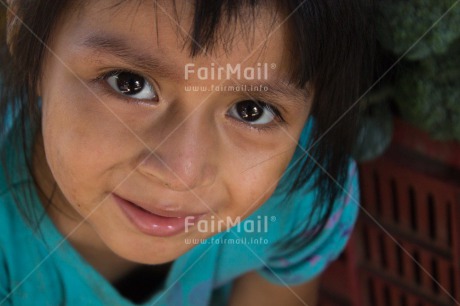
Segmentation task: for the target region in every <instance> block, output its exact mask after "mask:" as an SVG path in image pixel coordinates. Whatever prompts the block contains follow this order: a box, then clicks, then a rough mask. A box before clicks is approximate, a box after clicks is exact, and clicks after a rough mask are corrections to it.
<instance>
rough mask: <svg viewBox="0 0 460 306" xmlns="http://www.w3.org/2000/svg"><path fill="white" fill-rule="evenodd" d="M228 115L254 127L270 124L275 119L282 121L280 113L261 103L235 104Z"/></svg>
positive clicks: (246, 102)
mask: <svg viewBox="0 0 460 306" xmlns="http://www.w3.org/2000/svg"><path fill="white" fill-rule="evenodd" d="M228 114H229V115H230V116H231V117H233V118H235V119H237V120H239V121H242V122H245V123H247V124H249V125H253V126H259V125H260V126H262V125H267V124H270V123H271V122H272V121H274V120H275V119H277V118H279V119H281V120H282V118H281V115H280V113H279V111H278V110H277V109H276V108H275V107H273V106H271V105H269V104H267V103H265V102H261V101H253V100H245V101H241V102H238V103H236V104H234V105H233V106H232V107H231V108H230V110H229V111H228Z"/></svg>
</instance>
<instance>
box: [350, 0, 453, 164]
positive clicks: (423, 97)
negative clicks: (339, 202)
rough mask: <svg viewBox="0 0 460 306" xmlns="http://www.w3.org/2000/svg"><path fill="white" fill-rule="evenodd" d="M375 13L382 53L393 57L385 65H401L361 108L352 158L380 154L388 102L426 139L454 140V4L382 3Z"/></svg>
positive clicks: (421, 0) (386, 135) (449, 0)
mask: <svg viewBox="0 0 460 306" xmlns="http://www.w3.org/2000/svg"><path fill="white" fill-rule="evenodd" d="M376 15H377V18H376V20H377V25H376V31H377V39H378V41H379V45H380V46H381V47H382V48H383V49H384V50H385V52H383V53H386V52H389V53H390V56H392V57H394V59H393V61H392V62H391V63H390V65H391V64H393V63H394V62H395V61H396V60H397V59H401V61H400V62H399V64H398V67H397V68H396V69H395V70H397V73H396V74H395V75H394V77H392V78H385V79H384V80H383V82H381V83H380V84H378V85H379V86H378V89H376V90H373V92H371V94H370V96H368V97H367V100H368V103H367V105H363V109H364V111H363V112H362V113H363V120H362V122H361V131H360V134H359V135H358V136H359V137H358V141H357V145H356V148H355V154H354V156H355V158H356V159H358V160H367V159H371V158H373V157H376V156H378V155H379V154H380V153H381V152H383V151H384V150H385V148H386V145H387V144H388V143H389V139H391V131H392V129H391V124H390V123H389V122H391V116H389V115H388V112H389V111H388V107H385V105H387V106H388V104H389V103H390V102H393V101H394V102H396V105H395V106H396V111H397V113H399V115H400V116H401V117H402V118H404V119H406V120H407V121H409V122H411V123H412V124H413V125H415V126H417V127H419V128H421V129H423V130H426V131H428V132H429V133H430V134H431V136H432V137H434V138H437V139H440V140H451V139H455V140H457V141H460V2H459V1H458V0H384V1H378V2H377V10H376ZM409 50H410V51H409ZM408 51H409V52H408ZM386 69H387V68H385V69H384V71H385V70H386ZM380 73H383V71H381V72H380ZM379 76H380V75H378V76H377V77H379ZM369 101H370V102H371V103H369ZM378 104H381V105H382V107H378V106H377V105H378ZM377 142H379V143H378V144H376V143H377Z"/></svg>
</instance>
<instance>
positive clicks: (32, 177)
mask: <svg viewBox="0 0 460 306" xmlns="http://www.w3.org/2000/svg"><path fill="white" fill-rule="evenodd" d="M0 3H1V4H2V5H3V6H6V5H8V11H7V17H8V18H7V31H6V34H7V35H6V36H7V37H5V41H6V43H5V45H4V47H3V48H2V53H1V56H2V58H1V67H2V76H1V78H0V82H1V109H0V116H1V122H2V125H1V129H0V131H1V133H0V140H1V142H0V146H1V158H2V169H1V175H0V271H1V272H0V305H133V304H142V305H310V306H311V305H315V303H316V300H317V297H316V296H317V293H316V291H317V287H318V276H319V275H320V273H321V272H322V271H323V270H324V269H325V268H326V266H327V265H328V264H329V263H330V262H331V261H332V260H334V259H335V258H336V257H337V256H338V255H339V253H340V252H341V250H342V249H343V248H344V246H345V243H346V241H347V239H348V237H349V234H350V230H351V228H352V226H353V223H354V221H355V219H356V215H357V211H358V202H357V199H358V191H357V184H358V183H357V175H356V166H355V164H354V163H353V162H352V160H351V159H350V150H351V147H352V145H353V139H354V131H355V126H356V113H357V108H356V107H353V105H354V103H355V102H356V101H357V99H358V98H359V95H360V93H361V92H362V90H363V89H365V88H364V86H365V84H366V80H367V77H368V74H367V72H366V71H367V67H368V66H369V64H370V57H369V53H370V50H371V49H372V40H371V39H372V37H371V36H372V35H371V34H372V33H371V27H370V25H369V24H368V23H367V20H366V12H367V8H366V7H365V5H363V4H360V3H358V2H357V1H339V0H337V1H335V0H328V1H324V0H306V1H294V0H292V1H279V2H277V1H203V0H196V1H168V0H165V1H114V0H101V1H64V0H60V1H54V0H35V1H25V0H10V1H9V2H8V3H7V4H6V3H5V2H4V1H0Z"/></svg>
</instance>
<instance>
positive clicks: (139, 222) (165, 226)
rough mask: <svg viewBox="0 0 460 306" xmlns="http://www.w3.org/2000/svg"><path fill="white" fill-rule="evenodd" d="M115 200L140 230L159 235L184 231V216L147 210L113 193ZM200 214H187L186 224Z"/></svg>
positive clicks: (192, 222)
mask: <svg viewBox="0 0 460 306" xmlns="http://www.w3.org/2000/svg"><path fill="white" fill-rule="evenodd" d="M113 196H114V199H115V202H116V203H117V204H118V206H120V208H121V210H122V211H123V213H124V214H125V215H126V217H127V218H128V219H129V220H130V221H131V223H133V224H134V225H135V226H136V227H137V228H138V229H139V230H140V231H141V232H143V233H145V234H147V235H151V236H159V237H169V236H174V235H177V234H179V233H181V232H185V226H186V220H185V218H186V217H178V218H177V217H163V216H159V215H156V214H153V213H151V212H148V211H146V210H144V209H142V208H140V207H139V206H136V205H135V204H133V203H131V202H129V201H127V200H125V199H122V198H120V197H118V196H116V195H113ZM201 216H203V215H198V216H189V217H188V220H187V221H188V222H187V223H188V224H190V225H193V224H194V223H195V222H196V221H197V220H198V219H199V218H200V217H201Z"/></svg>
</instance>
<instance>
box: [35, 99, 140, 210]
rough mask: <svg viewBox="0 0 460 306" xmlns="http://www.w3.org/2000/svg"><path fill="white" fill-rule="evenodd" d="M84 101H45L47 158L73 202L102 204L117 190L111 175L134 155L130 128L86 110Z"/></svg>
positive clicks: (65, 193) (44, 130)
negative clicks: (103, 198)
mask: <svg viewBox="0 0 460 306" xmlns="http://www.w3.org/2000/svg"><path fill="white" fill-rule="evenodd" d="M78 103H81V102H80V99H76V98H75V97H73V96H72V95H70V96H68V97H63V96H59V95H56V96H53V97H49V98H47V97H44V98H43V122H42V124H43V137H44V145H45V152H46V158H47V161H48V164H49V167H50V169H51V172H52V173H53V176H54V178H55V180H56V182H57V183H58V185H59V187H60V189H61V190H62V192H63V193H64V195H65V196H66V198H67V199H68V200H69V201H70V202H71V203H76V202H77V200H78V201H79V202H80V203H82V202H85V203H87V202H90V201H98V200H100V197H101V196H102V193H101V192H103V191H104V190H108V189H110V188H114V187H115V186H112V183H111V179H110V177H111V175H112V173H113V170H114V169H117V167H118V165H119V164H120V163H121V162H120V161H122V160H126V159H127V156H128V155H130V154H131V153H130V152H129V150H127V149H126V148H129V147H130V143H129V141H130V140H131V139H132V138H133V137H127V136H126V135H125V134H126V129H124V131H123V129H121V128H120V126H121V125H120V124H119V123H118V124H116V123H115V122H114V121H113V120H112V119H111V118H113V117H114V116H113V115H110V116H106V115H102V114H101V113H96V112H94V111H88V110H87V109H85V108H78V107H75V105H78Z"/></svg>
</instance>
